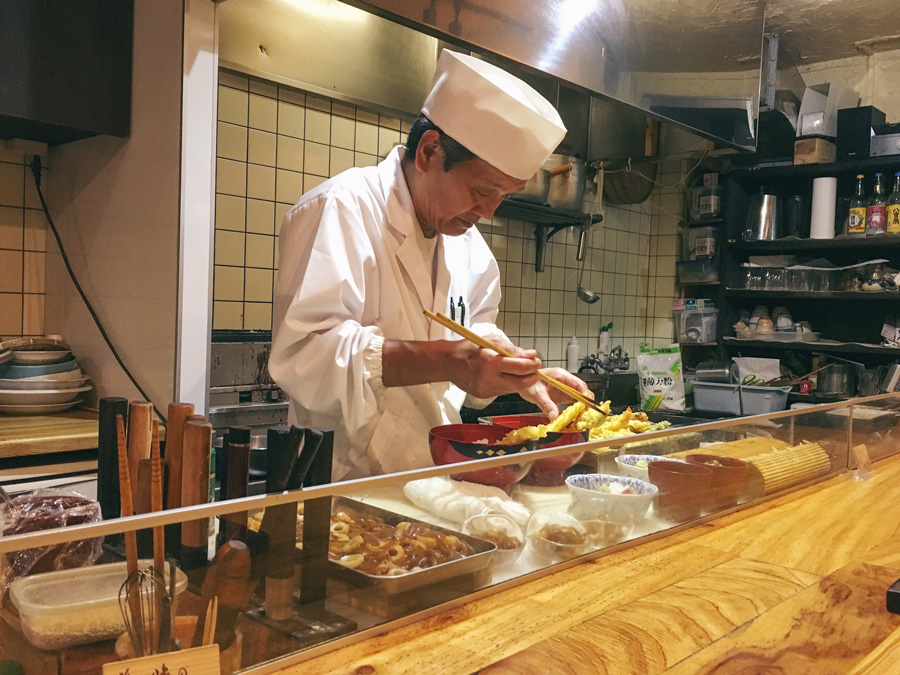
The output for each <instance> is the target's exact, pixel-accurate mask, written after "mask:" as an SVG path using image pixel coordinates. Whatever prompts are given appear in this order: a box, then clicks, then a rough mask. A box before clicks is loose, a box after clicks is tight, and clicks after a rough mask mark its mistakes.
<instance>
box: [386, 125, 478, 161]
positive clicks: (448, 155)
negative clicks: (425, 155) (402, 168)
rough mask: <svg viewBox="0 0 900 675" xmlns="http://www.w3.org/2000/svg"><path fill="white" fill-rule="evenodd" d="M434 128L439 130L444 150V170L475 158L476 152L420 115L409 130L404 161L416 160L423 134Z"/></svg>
mask: <svg viewBox="0 0 900 675" xmlns="http://www.w3.org/2000/svg"><path fill="white" fill-rule="evenodd" d="M432 129H433V130H435V131H437V132H438V135H439V136H440V144H441V150H443V151H444V171H449V170H450V168H451V167H452V166H453V165H454V164H458V163H460V162H466V161H468V160H470V159H475V153H474V152H472V151H471V150H469V149H467V148H466V147H465V146H463V145H462V144H460V143H459V142H457V141H455V140H453V139H452V138H450V136H448V135H447V134H445V133H444V132H443V131H441V130H440V128H439V127H438V125H436V124H435V123H434V122H432V121H431V120H430V119H428V118H427V117H425V115H419V117H418V118H417V119H416V121H415V122H413V125H412V128H411V129H410V130H409V136H407V138H406V155H405V156H404V158H403V161H404V162H412V161H413V160H414V158H415V156H416V149H417V148H418V147H419V141H420V140H421V139H422V134H424V133H425V132H426V131H430V130H432Z"/></svg>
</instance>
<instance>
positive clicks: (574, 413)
mask: <svg viewBox="0 0 900 675" xmlns="http://www.w3.org/2000/svg"><path fill="white" fill-rule="evenodd" d="M583 412H584V403H573V404H572V405H570V406H569V407H568V408H566V409H565V410H563V411H562V412H561V413H559V415H558V416H557V418H556V419H555V420H553V421H552V422H550V423H549V424H539V425H537V426H533V427H522V428H521V429H514V430H512V431H510V432H509V433H508V434H506V436H504V437H503V438H502V439H500V443H499V445H516V444H518V443H527V442H528V441H536V440H539V439H541V438H543V437H544V436H546V435H547V434H549V433H559V432H560V431H561V430H564V429H565V428H566V427H568V426H569V425H570V424H572V423H573V422H574V421H575V420H577V419H578V417H579V415H581V414H582V413H583Z"/></svg>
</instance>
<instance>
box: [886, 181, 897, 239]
mask: <svg viewBox="0 0 900 675" xmlns="http://www.w3.org/2000/svg"><path fill="white" fill-rule="evenodd" d="M887 231H888V232H890V233H891V234H900V171H898V172H897V173H895V174H894V190H893V192H891V196H890V197H889V198H888V207H887Z"/></svg>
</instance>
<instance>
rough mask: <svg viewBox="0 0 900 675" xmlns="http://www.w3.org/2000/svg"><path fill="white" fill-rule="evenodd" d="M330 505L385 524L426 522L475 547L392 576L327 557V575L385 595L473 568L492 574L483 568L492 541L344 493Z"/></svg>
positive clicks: (488, 562)
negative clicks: (455, 557)
mask: <svg viewBox="0 0 900 675" xmlns="http://www.w3.org/2000/svg"><path fill="white" fill-rule="evenodd" d="M331 508H332V511H337V510H344V511H348V512H350V513H352V514H357V515H360V516H366V517H369V518H374V519H376V520H379V521H381V522H383V523H387V524H388V525H397V524H398V523H400V522H403V521H407V522H410V523H425V524H426V525H428V526H429V527H430V528H432V529H434V530H436V531H438V532H443V533H445V534H452V535H453V536H454V537H459V538H460V539H461V540H462V541H464V542H466V543H467V544H468V545H469V546H471V547H472V548H473V549H474V550H475V553H474V554H472V555H470V556H466V557H465V558H460V559H459V560H451V561H450V562H446V563H441V564H440V565H435V566H434V567H429V568H427V569H423V570H419V571H418V572H408V573H406V574H401V575H399V576H395V577H388V576H381V575H377V574H366V573H365V572H360V571H358V570H355V569H351V568H349V567H345V566H344V565H341V564H340V563H338V562H335V561H334V560H330V559H329V561H328V570H329V576H330V577H332V578H334V579H340V580H342V581H346V582H348V583H351V584H353V585H354V586H365V587H371V588H373V589H377V590H378V591H379V592H381V593H384V594H387V595H396V594H399V593H405V592H407V591H411V590H413V589H417V588H421V587H422V586H430V585H432V584H437V583H440V582H442V581H447V580H448V579H453V578H455V577H460V576H463V575H468V574H471V573H473V572H479V571H482V572H483V573H484V575H485V578H486V579H488V580H489V579H490V578H491V575H490V569H487V570H486V569H485V568H487V567H489V566H492V561H493V553H494V551H496V550H497V547H496V546H495V545H494V544H492V543H491V542H488V541H484V540H483V539H477V538H475V537H470V536H469V535H466V534H462V533H460V532H454V531H453V530H448V529H446V528H443V527H438V526H437V525H432V524H431V523H429V522H427V521H422V520H416V519H415V518H407V517H406V516H401V515H400V514H399V513H394V512H393V511H386V510H385V509H380V508H378V507H376V506H370V505H369V504H363V503H362V502H358V501H356V500H355V499H348V498H346V497H335V498H334V500H333V502H332V507H331Z"/></svg>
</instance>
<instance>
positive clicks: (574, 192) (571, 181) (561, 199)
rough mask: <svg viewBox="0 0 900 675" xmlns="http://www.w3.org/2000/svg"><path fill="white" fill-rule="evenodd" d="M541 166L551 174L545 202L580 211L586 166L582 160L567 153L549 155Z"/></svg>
mask: <svg viewBox="0 0 900 675" xmlns="http://www.w3.org/2000/svg"><path fill="white" fill-rule="evenodd" d="M567 165H568V167H567ZM561 167H567V168H566V169H561ZM543 168H544V169H545V170H547V171H548V172H549V173H550V174H551V175H550V177H549V178H550V190H549V192H548V193H547V203H548V204H549V205H550V206H552V207H554V208H557V209H567V210H569V211H581V203H582V201H583V199H584V178H585V171H586V168H587V167H586V165H585V163H584V160H583V159H579V158H578V157H570V156H568V155H550V158H549V159H548V160H547V161H546V162H544V167H543ZM553 174H556V175H553Z"/></svg>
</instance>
